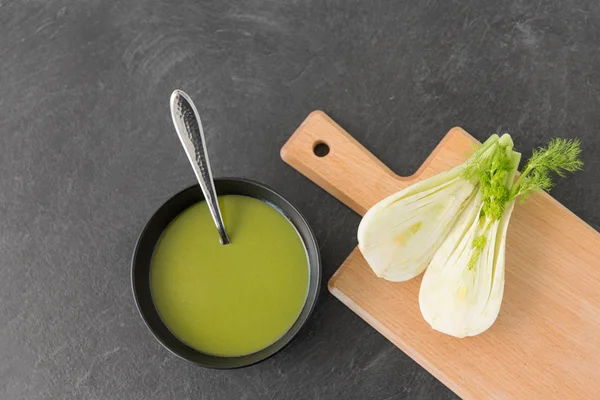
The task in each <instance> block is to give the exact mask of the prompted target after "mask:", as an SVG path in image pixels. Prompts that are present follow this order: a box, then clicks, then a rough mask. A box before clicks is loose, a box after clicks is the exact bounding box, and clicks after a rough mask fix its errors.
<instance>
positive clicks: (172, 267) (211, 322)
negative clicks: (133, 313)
mask: <svg viewBox="0 0 600 400" xmlns="http://www.w3.org/2000/svg"><path fill="white" fill-rule="evenodd" d="M219 204H220V206H221V212H222V214H223V220H224V222H225V227H226V229H227V233H228V235H229V237H230V239H231V244H228V245H226V246H223V245H221V243H220V242H219V235H218V233H217V229H216V227H215V225H214V222H213V220H212V217H211V215H210V211H209V210H208V206H207V204H206V202H204V201H202V202H200V203H197V204H194V205H193V206H191V207H189V208H188V209H186V210H185V211H184V212H183V213H181V214H180V215H179V216H178V217H177V218H175V220H173V221H172V222H171V223H170V224H169V226H168V227H167V229H166V230H165V232H163V234H162V236H161V238H160V240H159V242H158V244H157V246H156V249H155V251H154V254H153V256H152V263H151V267H150V288H151V292H152V298H153V300H154V304H155V306H156V309H157V310H158V313H159V315H160V317H161V319H162V320H163V322H164V323H165V325H166V326H167V327H168V328H169V330H170V331H171V333H173V335H175V336H176V337H177V338H178V339H179V340H181V341H182V342H184V343H185V344H187V345H188V346H190V347H192V348H194V349H196V350H198V351H200V352H203V353H206V354H211V355H216V356H227V357H234V356H241V355H246V354H251V353H254V352H257V351H259V350H262V349H263V348H265V347H267V346H269V345H271V344H272V343H274V342H275V341H277V339H279V338H280V337H281V336H282V335H283V334H285V333H286V332H287V331H288V330H289V328H290V327H291V326H292V325H293V323H294V322H295V321H296V319H297V318H298V315H299V314H300V311H301V310H302V307H303V306H304V302H305V299H306V294H307V290H308V279H309V268H308V260H307V256H306V251H305V249H304V245H303V244H302V241H301V239H300V237H299V235H298V233H297V231H296V229H295V228H294V226H293V225H292V224H291V223H290V222H289V221H288V219H287V218H286V217H284V216H283V215H282V214H281V213H280V212H279V211H278V210H277V209H276V208H274V207H272V206H271V205H269V204H267V203H265V202H263V201H261V200H258V199H254V198H252V197H247V196H239V195H226V196H220V197H219Z"/></svg>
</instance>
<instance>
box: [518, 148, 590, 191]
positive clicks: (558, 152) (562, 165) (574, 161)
mask: <svg viewBox="0 0 600 400" xmlns="http://www.w3.org/2000/svg"><path fill="white" fill-rule="evenodd" d="M580 154H581V141H580V140H579V139H562V138H555V139H551V140H550V141H549V142H548V145H547V146H546V147H540V148H538V149H535V150H534V151H533V154H532V156H531V158H530V159H529V161H527V164H526V165H525V168H524V170H523V173H522V174H521V176H520V177H519V179H518V180H517V183H516V184H515V185H514V186H513V189H512V191H511V195H510V199H511V200H512V199H515V198H516V197H518V196H523V198H526V197H527V195H529V194H531V193H533V192H535V191H540V190H544V191H550V189H552V187H553V186H554V184H553V183H552V177H551V173H552V172H554V173H556V174H557V175H558V176H560V177H564V176H565V175H566V173H567V172H576V171H580V170H581V169H582V168H583V162H582V161H581V159H580V158H579V156H580Z"/></svg>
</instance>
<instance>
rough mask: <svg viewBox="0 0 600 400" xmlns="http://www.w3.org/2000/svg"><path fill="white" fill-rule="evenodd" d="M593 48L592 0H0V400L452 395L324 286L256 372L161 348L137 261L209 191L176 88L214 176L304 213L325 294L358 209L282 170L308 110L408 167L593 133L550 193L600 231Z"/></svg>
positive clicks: (599, 105) (598, 66) (598, 35)
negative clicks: (492, 146) (440, 155)
mask: <svg viewBox="0 0 600 400" xmlns="http://www.w3.org/2000/svg"><path fill="white" fill-rule="evenodd" d="M599 43H600V3H598V2H597V1H593V0H569V1H544V2H543V1H539V0H527V1H525V0H523V1H503V2H500V1H495V0H483V1H481V0H480V1H474V0H467V1H442V0H425V1H355V0H345V1H340V0H337V1H322V0H306V1H293V0H278V1H276V0H272V1H258V0H247V1H241V0H223V1H187V0H177V1H172V0H168V1H167V0H163V1H158V0H139V1H125V0H117V1H99V0H96V1H68V0H47V1H41V0H40V1H34V0H31V1H10V0H0V90H1V95H0V152H1V153H0V154H1V155H0V398H1V399H6V400H13V399H15V400H16V399H27V400H35V399H71V398H72V399H144V400H145V399H380V400H384V399H387V400H392V399H452V398H455V396H454V395H453V394H452V393H451V392H450V391H449V390H448V389H447V388H445V387H444V386H443V385H442V384H441V383H439V382H438V381H437V380H436V379H435V378H433V377H432V376H431V375H429V374H428V373H427V372H425V371H424V370H423V369H422V368H421V367H419V366H418V365H417V364H416V363H415V362H413V361H412V360H411V359H410V358H409V357H407V356H406V355H405V354H403V353H402V352H401V351H400V350H398V349H396V348H395V347H394V346H393V345H391V344H390V343H389V342H388V341H387V340H385V339H384V338H383V337H382V336H381V335H380V334H378V333H377V332H376V331H375V330H373V329H371V328H370V327H369V326H368V325H367V324H366V323H364V322H363V321H362V320H361V319H360V318H358V317H357V316H355V315H354V314H353V313H352V312H351V311H349V310H348V309H346V308H345V307H344V306H343V305H342V304H341V303H340V302H339V301H337V300H336V299H334V298H333V297H332V296H331V295H329V294H328V293H327V291H326V289H325V288H324V289H323V291H322V293H321V297H320V300H319V303H318V306H317V309H316V312H315V313H314V315H313V316H312V318H311V319H310V321H309V322H308V325H307V326H306V327H305V329H304V330H303V331H302V332H301V333H300V334H299V336H298V337H297V339H296V340H295V341H294V342H293V343H292V344H291V345H290V346H289V347H288V348H286V350H285V351H283V352H282V353H280V354H278V355H277V356H276V357H274V358H272V359H269V360H268V361H266V362H264V363H262V364H259V365H257V366H254V367H251V368H248V369H243V370H236V371H220V372H219V371H212V370H206V369H202V368H198V367H194V366H192V365H189V364H187V363H185V362H183V361H180V360H178V359H176V358H175V357H173V356H171V355H170V354H168V353H167V352H166V351H164V350H163V349H162V348H161V347H160V346H159V344H158V343H156V342H155V341H154V339H153V338H152V337H151V335H150V334H149V332H148V331H147V329H146V328H145V327H144V325H143V322H142V321H141V319H140V318H139V317H138V315H137V312H136V310H135V306H134V303H133V299H132V295H131V289H130V282H129V268H130V267H129V263H130V257H131V253H132V250H133V246H134V243H135V240H136V237H137V234H138V233H139V231H140V230H141V228H142V226H143V225H144V223H145V222H146V220H147V219H148V218H149V216H150V215H151V213H152V212H153V211H154V209H155V208H156V207H158V206H159V205H160V204H161V203H162V202H163V201H164V200H166V199H167V198H168V197H169V196H170V195H172V194H173V193H175V192H176V191H178V190H180V189H182V188H183V187H185V186H187V185H189V184H191V183H193V182H194V176H193V174H192V172H191V169H190V168H189V166H188V163H187V160H186V158H185V155H184V153H183V151H182V149H181V148H180V144H179V143H178V141H177V138H176V136H175V132H174V130H173V127H172V125H171V121H170V116H169V113H168V98H169V95H170V93H171V91H172V90H173V89H175V88H181V89H184V90H186V91H187V92H188V93H190V95H191V96H192V97H193V98H194V100H195V101H196V102H197V103H198V105H199V109H200V113H201V115H202V116H203V119H204V124H205V130H206V134H207V141H208V145H209V148H210V155H211V158H212V163H213V166H214V170H215V175H216V176H243V177H248V178H252V179H255V180H258V181H261V182H264V183H266V184H267V185H269V186H271V187H273V188H274V189H276V190H277V191H279V192H281V193H282V194H283V195H284V196H286V197H287V198H288V199H290V200H291V201H292V202H293V203H294V204H295V205H296V206H297V207H298V208H299V209H300V210H301V211H302V212H303V213H304V214H305V215H306V217H307V219H308V221H309V222H310V224H311V225H312V226H313V228H314V230H315V232H316V234H317V236H318V240H319V242H320V246H321V251H322V255H323V271H324V281H326V280H327V279H328V278H329V277H330V276H331V275H332V274H333V272H334V271H335V270H336V268H337V266H338V265H339V264H340V263H341V262H342V261H343V260H344V258H345V257H346V256H347V255H348V253H349V252H350V251H351V250H352V248H353V247H354V246H355V245H356V239H355V231H356V228H357V225H358V222H359V217H358V216H357V215H355V214H354V213H353V212H351V211H350V210H349V209H347V208H346V207H344V206H343V205H341V204H340V203H339V202H338V201H336V200H335V199H333V198H332V197H331V196H329V195H328V194H326V193H325V192H323V191H322V190H320V189H319V188H318V187H316V186H315V185H314V184H312V183H310V182H309V181H308V180H307V179H305V178H304V177H302V176H301V175H300V174H299V173H297V172H295V171H294V170H292V169H291V168H290V167H288V166H286V165H285V164H284V163H283V162H282V161H281V160H280V159H279V149H280V147H281V146H282V145H283V143H284V142H285V141H286V139H287V138H288V137H289V136H290V135H291V134H292V132H293V131H294V129H295V128H296V127H297V126H298V124H300V123H301V122H302V120H303V119H304V117H305V116H306V115H307V114H308V113H309V112H310V111H312V110H314V109H323V110H325V111H326V112H328V113H329V114H330V115H332V116H333V118H334V119H336V120H337V121H338V122H339V123H340V124H341V125H342V126H343V127H345V128H346V129H347V130H348V131H349V132H350V133H352V134H353V135H354V136H355V137H356V138H357V139H358V140H359V141H361V142H362V143H363V144H364V145H365V146H367V147H368V148H369V149H370V150H372V151H373V153H374V154H375V155H377V156H378V157H380V158H381V159H382V160H383V161H384V162H385V163H386V164H388V165H389V166H390V167H392V168H393V169H394V170H395V171H397V172H398V173H400V174H410V173H411V172H413V171H414V170H416V168H417V167H418V166H419V165H420V164H421V162H422V161H423V160H424V159H425V157H426V156H427V155H428V154H429V153H430V151H431V150H432V149H433V148H434V147H435V145H436V144H437V143H438V142H439V140H440V139H441V138H442V137H443V135H444V134H445V133H446V131H447V130H448V129H449V128H451V127H452V126H455V125H460V126H462V127H464V128H465V129H467V130H468V131H469V132H470V133H472V134H473V135H474V136H475V137H477V138H479V139H485V138H486V137H487V136H488V135H489V134H490V133H493V132H500V133H502V132H505V131H507V132H510V133H512V134H513V135H514V139H515V142H516V147H517V149H519V150H521V151H523V152H524V153H525V155H526V156H527V155H528V154H529V153H530V151H531V149H532V148H533V147H534V146H537V145H540V144H542V143H544V142H545V141H546V140H547V139H549V138H551V137H554V136H568V137H580V138H581V139H582V140H583V141H584V152H585V153H584V159H585V162H586V169H585V171H584V172H582V173H579V174H577V175H575V176H573V177H572V178H571V179H568V180H564V181H561V182H560V183H559V185H558V187H557V188H556V190H554V192H553V194H554V196H555V197H556V198H558V199H559V200H560V201H561V202H562V203H563V204H565V205H566V206H567V207H569V208H570V209H571V210H573V211H574V212H575V213H576V214H577V215H579V216H580V217H582V218H583V219H584V220H585V221H587V222H588V223H590V224H591V225H592V226H593V227H595V228H596V229H598V228H599V227H600V178H599V176H598V175H599V173H600V165H599V163H600V161H599V158H598V153H599V150H600V148H599V146H600V135H599V134H598V128H599V126H600V99H599V95H600V51H599V50H600V47H599ZM574 273H576V271H574Z"/></svg>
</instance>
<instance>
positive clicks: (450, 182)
mask: <svg viewBox="0 0 600 400" xmlns="http://www.w3.org/2000/svg"><path fill="white" fill-rule="evenodd" d="M498 140H499V138H498V135H492V136H491V137H490V138H489V139H488V140H487V141H486V142H485V143H484V144H483V146H482V147H481V148H480V150H479V151H478V152H479V154H480V155H482V157H483V158H485V157H487V156H489V155H491V154H493V152H494V148H495V147H496V145H497V142H498ZM466 165H467V164H466V163H465V164H462V165H460V166H458V167H455V168H454V169H452V170H450V171H447V172H444V173H441V174H438V175H435V176H433V177H431V178H429V179H425V180H423V181H421V182H419V183H417V184H415V185H412V186H410V187H408V188H406V189H404V190H402V191H400V192H398V193H395V194H393V195H391V196H389V197H387V198H386V199H384V200H382V201H380V202H379V203H377V204H376V205H375V206H373V207H372V208H371V209H369V211H368V212H367V213H366V214H365V216H364V217H363V219H362V220H361V222H360V225H359V227H358V247H359V249H360V251H361V252H362V254H363V256H364V258H365V260H366V261H367V263H368V264H369V266H370V267H371V268H372V269H373V271H374V272H375V274H376V275H377V276H379V277H381V278H384V279H387V280H389V281H395V282H400V281H406V280H409V279H412V278H414V277H415V276H417V275H419V274H420V273H422V272H423V271H424V270H425V268H426V267H427V265H428V264H429V262H430V261H431V259H432V258H433V255H434V254H435V252H436V251H437V249H438V248H439V246H440V245H441V244H442V241H443V240H444V239H445V238H446V236H447V235H448V233H449V232H450V229H451V228H452V226H453V225H454V223H455V221H456V220H457V219H458V217H459V215H461V211H462V210H463V209H464V208H465V205H466V204H467V203H468V202H469V200H470V199H472V198H473V197H474V195H475V193H476V192H477V186H478V184H477V181H476V180H474V179H472V178H470V177H469V176H465V171H464V170H465V166H466Z"/></svg>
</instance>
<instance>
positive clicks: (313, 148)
mask: <svg viewBox="0 0 600 400" xmlns="http://www.w3.org/2000/svg"><path fill="white" fill-rule="evenodd" d="M327 150H328V153H327V154H326V155H323V153H325V152H327ZM317 154H320V155H321V156H319V155H317ZM281 158H282V159H283V160H284V161H285V162H286V163H288V164H290V165H291V166H292V167H294V168H295V169H297V170H298V171H299V172H301V173H302V174H303V175H305V176H306V177H307V178H309V179H310V180H312V181H313V182H315V183H316V184H317V185H319V186H320V187H321V188H323V189H325V190H326V191H327V192H329V193H330V194H331V195H333V196H334V197H336V198H337V199H338V200H340V201H341V202H342V203H344V204H345V205H347V206H348V207H350V208H352V209H353V210H354V211H356V212H357V213H358V214H360V215H364V214H365V213H366V212H367V210H368V209H369V208H371V207H372V206H373V205H374V204H375V203H377V202H378V201H379V200H381V194H382V193H388V194H393V193H395V192H397V191H398V190H401V189H403V188H404V187H406V186H408V185H409V184H410V183H411V179H410V178H402V177H399V176H397V175H396V174H395V173H394V172H392V171H391V170H390V169H389V168H388V167H386V166H385V165H384V164H383V163H382V162H381V161H379V160H378V159H377V157H375V156H374V155H373V154H371V153H370V152H369V151H368V150H367V149H365V148H364V147H363V146H362V145H361V144H360V143H359V142H358V141H356V139H354V138H353V137H352V136H350V135H349V134H348V133H347V132H346V131H345V130H344V129H342V127H340V126H339V125H338V124H337V123H335V121H333V120H332V119H331V118H329V116H327V115H326V114H325V113H324V112H322V111H313V112H312V113H311V114H310V115H309V116H308V117H307V118H306V119H305V120H304V122H303V123H302V125H300V127H298V129H297V130H296V132H295V133H294V134H293V135H292V137H291V138H290V139H289V140H288V141H287V143H286V144H285V145H284V146H283V148H282V149H281Z"/></svg>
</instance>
